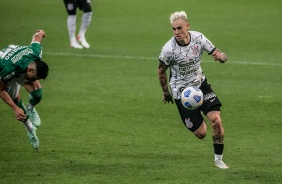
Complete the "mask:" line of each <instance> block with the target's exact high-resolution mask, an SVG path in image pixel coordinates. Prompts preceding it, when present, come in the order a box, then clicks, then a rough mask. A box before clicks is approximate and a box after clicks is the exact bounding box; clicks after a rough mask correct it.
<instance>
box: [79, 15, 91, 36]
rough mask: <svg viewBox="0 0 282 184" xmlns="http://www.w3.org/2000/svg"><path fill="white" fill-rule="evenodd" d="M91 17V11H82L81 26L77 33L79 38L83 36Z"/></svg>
mask: <svg viewBox="0 0 282 184" xmlns="http://www.w3.org/2000/svg"><path fill="white" fill-rule="evenodd" d="M91 18H92V12H87V13H83V15H82V19H81V26H80V30H79V33H78V36H80V37H81V38H85V32H86V30H87V28H88V27H89V25H90V22H91Z"/></svg>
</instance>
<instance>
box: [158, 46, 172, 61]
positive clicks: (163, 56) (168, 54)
mask: <svg viewBox="0 0 282 184" xmlns="http://www.w3.org/2000/svg"><path fill="white" fill-rule="evenodd" d="M171 50H172V49H171V47H170V46H169V45H168V44H166V45H164V47H163V48H162V51H161V53H160V55H159V61H161V62H163V63H164V64H165V65H167V66H168V65H170V64H171V60H172V51H171Z"/></svg>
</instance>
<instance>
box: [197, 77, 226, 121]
mask: <svg viewBox="0 0 282 184" xmlns="http://www.w3.org/2000/svg"><path fill="white" fill-rule="evenodd" d="M200 89H201V90H202V92H203V96H204V102H203V104H202V106H201V107H200V109H201V111H202V112H203V113H204V114H205V116H207V114H208V112H210V111H214V110H218V111H220V107H221V105H222V104H221V102H220V100H219V98H218V97H217V95H216V94H215V92H214V91H213V89H212V88H211V85H210V84H209V83H208V82H207V79H205V80H204V81H203V82H202V84H201V87H200Z"/></svg>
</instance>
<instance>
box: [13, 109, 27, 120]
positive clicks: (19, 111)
mask: <svg viewBox="0 0 282 184" xmlns="http://www.w3.org/2000/svg"><path fill="white" fill-rule="evenodd" d="M15 115H16V118H17V120H19V121H24V120H25V119H26V116H27V115H26V114H25V113H24V111H23V110H22V109H21V108H17V109H16V110H15Z"/></svg>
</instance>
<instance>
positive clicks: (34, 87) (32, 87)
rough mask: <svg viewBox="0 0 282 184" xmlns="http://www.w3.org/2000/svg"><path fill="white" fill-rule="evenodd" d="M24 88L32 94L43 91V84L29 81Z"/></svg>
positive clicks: (37, 81)
mask: <svg viewBox="0 0 282 184" xmlns="http://www.w3.org/2000/svg"><path fill="white" fill-rule="evenodd" d="M24 88H25V89H26V90H27V91H28V92H29V93H31V92H32V91H34V90H38V89H41V84H40V81H39V80H36V81H28V82H26V83H24Z"/></svg>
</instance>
